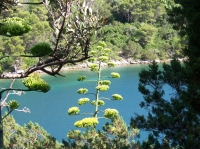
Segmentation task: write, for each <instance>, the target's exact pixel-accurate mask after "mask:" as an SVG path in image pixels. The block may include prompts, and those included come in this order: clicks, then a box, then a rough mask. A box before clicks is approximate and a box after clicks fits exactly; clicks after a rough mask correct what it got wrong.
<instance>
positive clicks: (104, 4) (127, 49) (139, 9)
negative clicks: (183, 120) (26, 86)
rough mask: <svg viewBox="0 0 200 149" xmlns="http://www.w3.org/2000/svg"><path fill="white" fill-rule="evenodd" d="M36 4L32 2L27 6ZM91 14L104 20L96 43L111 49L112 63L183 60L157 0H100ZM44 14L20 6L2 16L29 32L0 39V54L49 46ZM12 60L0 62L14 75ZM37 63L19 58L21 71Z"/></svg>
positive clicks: (37, 8)
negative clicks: (23, 25) (18, 20)
mask: <svg viewBox="0 0 200 149" xmlns="http://www.w3.org/2000/svg"><path fill="white" fill-rule="evenodd" d="M34 1H35V2H37V1H36V0H32V1H30V2H34ZM92 7H93V11H94V12H93V13H95V14H96V15H98V16H102V17H103V18H104V27H103V28H102V29H101V32H98V35H97V37H95V38H94V39H93V43H95V42H96V39H97V40H103V41H105V42H106V44H107V45H108V47H109V48H110V49H112V52H111V55H110V56H111V59H114V60H120V59H121V58H125V59H131V60H154V59H160V60H165V59H168V58H172V57H173V56H177V57H183V56H182V52H181V51H182V49H183V47H184V45H185V40H184V39H185V38H184V37H180V36H179V35H178V33H177V31H175V30H174V29H173V27H172V25H171V24H170V23H169V22H168V18H169V17H168V15H167V13H166V10H165V5H164V4H163V3H162V2H160V1H159V0H155V1H152V0H144V1H134V0H127V1H120V0H113V1H109V0H101V1H95V2H94V4H93V5H92ZM46 14H47V10H46V9H45V7H44V6H42V5H22V6H20V7H17V8H15V9H11V10H9V11H5V12H3V13H2V15H1V17H0V19H4V18H6V17H20V18H23V19H24V20H25V21H26V22H27V23H28V24H30V25H31V32H29V33H27V34H24V35H23V36H15V37H12V38H8V37H0V44H1V47H0V54H1V55H3V56H5V55H17V54H27V53H29V49H30V47H31V46H32V45H33V44H35V43H37V42H39V41H44V42H50V41H51V40H52V39H51V37H52V32H51V27H50V25H49V23H48V17H47V15H46ZM13 61H14V59H13V58H7V59H4V60H3V61H2V65H1V67H2V68H1V69H2V70H5V69H8V70H11V71H13V69H14V68H13V65H12V64H13ZM35 61H36V59H28V58H19V59H18V61H17V63H19V65H20V68H21V69H25V68H27V67H29V66H31V65H32V64H33V63H34V62H35Z"/></svg>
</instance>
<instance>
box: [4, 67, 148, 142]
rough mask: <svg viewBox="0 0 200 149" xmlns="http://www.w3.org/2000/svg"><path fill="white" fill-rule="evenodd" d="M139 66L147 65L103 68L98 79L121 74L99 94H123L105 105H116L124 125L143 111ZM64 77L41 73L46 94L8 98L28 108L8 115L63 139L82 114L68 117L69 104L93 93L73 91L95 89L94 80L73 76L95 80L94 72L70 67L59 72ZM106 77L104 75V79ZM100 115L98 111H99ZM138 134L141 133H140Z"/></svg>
mask: <svg viewBox="0 0 200 149" xmlns="http://www.w3.org/2000/svg"><path fill="white" fill-rule="evenodd" d="M142 68H148V66H147V65H131V66H123V67H115V68H104V69H103V72H102V79H103V77H104V76H105V77H106V76H110V73H111V72H118V73H120V75H121V78H120V79H111V82H112V83H111V85H110V89H109V90H108V91H107V92H103V93H102V92H101V94H100V97H107V98H111V97H112V94H115V93H118V94H120V95H122V96H123V100H122V101H105V106H103V107H100V109H102V110H104V109H105V108H116V109H117V110H118V111H119V113H120V115H121V116H122V117H123V118H124V120H125V121H126V123H127V125H129V123H130V118H131V116H134V115H135V113H137V114H146V111H145V110H144V109H141V108H140V106H139V103H140V102H141V100H143V98H142V94H140V93H139V92H138V82H139V81H138V80H139V77H138V72H140V71H141V69H142ZM62 74H63V75H65V76H66V77H59V76H58V77H57V78H55V77H51V76H47V75H42V78H43V79H44V80H45V81H46V82H48V83H49V84H50V85H51V90H50V91H49V92H48V93H40V92H39V93H37V92H26V94H23V95H22V96H16V95H12V96H10V98H9V99H16V100H18V101H19V103H20V108H23V107H28V108H29V109H30V110H31V113H23V112H17V111H14V112H13V113H12V115H14V118H15V119H16V122H17V123H19V124H20V125H23V124H27V123H28V122H29V121H32V122H36V123H39V125H40V126H42V127H43V128H44V129H45V130H47V132H49V133H50V134H51V135H52V136H54V137H55V138H56V139H57V140H58V141H61V140H62V139H67V138H66V134H67V132H68V131H69V130H70V129H76V127H74V122H75V121H77V120H80V119H82V118H84V117H86V115H82V116H69V115H68V114H67V111H68V109H69V108H70V107H72V106H78V104H77V100H78V99H79V98H83V97H89V98H90V99H91V101H92V100H93V99H94V95H89V96H86V95H80V94H77V90H78V89H79V88H82V87H83V88H88V90H89V92H90V93H92V92H94V91H95V82H78V81H76V80H77V78H78V77H79V76H81V75H85V76H87V79H88V80H92V79H96V74H95V73H93V72H91V71H90V70H88V69H84V70H71V71H67V72H62ZM105 79H108V78H105ZM8 82H10V81H5V80H3V81H1V86H0V87H5V86H9V83H8ZM21 84H22V83H21V80H17V81H16V83H15V85H14V86H15V87H23V85H21ZM80 110H81V112H93V111H94V106H92V105H90V104H88V105H83V106H81V107H80ZM99 116H101V114H99ZM99 121H100V123H99V125H98V129H101V128H102V126H103V124H104V123H105V122H106V121H108V120H104V119H100V120H99ZM141 137H142V134H141Z"/></svg>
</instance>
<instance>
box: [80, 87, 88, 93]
mask: <svg viewBox="0 0 200 149" xmlns="http://www.w3.org/2000/svg"><path fill="white" fill-rule="evenodd" d="M87 92H88V90H87V89H86V88H80V89H79V90H78V91H77V93H79V94H86V93H87Z"/></svg>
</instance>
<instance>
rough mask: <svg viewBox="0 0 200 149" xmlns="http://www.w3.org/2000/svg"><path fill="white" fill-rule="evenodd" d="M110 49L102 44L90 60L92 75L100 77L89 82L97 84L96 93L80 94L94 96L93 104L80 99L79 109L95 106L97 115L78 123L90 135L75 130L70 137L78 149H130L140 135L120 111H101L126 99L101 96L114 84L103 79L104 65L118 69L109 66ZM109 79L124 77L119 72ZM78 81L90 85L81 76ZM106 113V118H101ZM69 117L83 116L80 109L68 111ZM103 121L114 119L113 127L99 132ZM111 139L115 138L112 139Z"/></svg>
mask: <svg viewBox="0 0 200 149" xmlns="http://www.w3.org/2000/svg"><path fill="white" fill-rule="evenodd" d="M109 53H110V49H108V48H106V44H105V43H104V42H99V44H98V46H97V48H96V49H95V50H92V51H91V52H90V55H91V56H92V57H91V58H90V59H89V62H91V64H89V68H90V70H91V71H92V72H94V73H96V75H97V79H96V80H89V81H94V82H96V87H95V89H96V92H95V93H88V90H87V89H86V88H80V89H79V90H78V91H77V93H78V94H85V95H87V94H93V95H94V96H95V99H94V100H93V101H90V99H89V98H80V99H79V100H78V105H80V106H82V105H85V104H88V103H90V104H91V105H92V106H94V107H95V108H94V112H93V113H91V112H90V113H83V114H84V115H85V114H92V117H86V118H84V119H82V120H79V121H77V122H75V123H74V125H75V126H76V127H78V128H86V132H83V133H81V131H79V130H71V131H69V132H68V134H67V137H68V138H69V139H72V140H75V144H76V146H77V147H86V148H88V147H89V146H90V147H92V148H102V147H103V148H113V149H114V148H119V147H130V146H132V145H133V144H132V143H130V140H131V138H132V137H133V136H135V135H137V134H138V133H139V131H138V130H137V129H131V128H128V127H127V126H126V124H125V122H124V121H123V119H122V118H121V117H120V116H119V112H118V111H117V110H116V109H110V108H107V109H105V110H100V107H101V106H103V105H104V104H105V100H118V101H121V100H122V99H123V97H122V96H121V95H119V94H113V95H112V98H105V97H100V93H101V92H105V91H107V90H108V89H109V85H110V84H111V81H110V80H103V79H102V78H103V76H102V63H107V64H108V66H114V63H111V62H108V60H109V56H108V55H109ZM109 78H120V75H119V74H118V73H116V72H113V73H111V77H109ZM77 80H78V81H83V82H85V81H87V79H86V76H80V77H79V78H78V79H77ZM101 112H103V116H99V114H100V113H101ZM68 114H69V115H81V113H80V109H79V107H71V108H69V110H68ZM99 118H106V119H110V120H111V123H106V125H105V126H104V131H103V132H101V131H98V132H97V131H96V125H97V124H98V123H99ZM109 135H111V136H112V137H109Z"/></svg>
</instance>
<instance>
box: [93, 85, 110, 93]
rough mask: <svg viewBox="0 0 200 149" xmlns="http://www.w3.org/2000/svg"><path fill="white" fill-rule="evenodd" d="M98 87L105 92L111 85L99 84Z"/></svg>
mask: <svg viewBox="0 0 200 149" xmlns="http://www.w3.org/2000/svg"><path fill="white" fill-rule="evenodd" d="M96 89H97V90H100V91H102V92H105V91H107V90H108V89H109V86H108V85H99V86H96Z"/></svg>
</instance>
